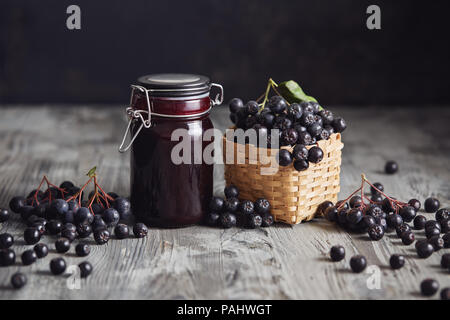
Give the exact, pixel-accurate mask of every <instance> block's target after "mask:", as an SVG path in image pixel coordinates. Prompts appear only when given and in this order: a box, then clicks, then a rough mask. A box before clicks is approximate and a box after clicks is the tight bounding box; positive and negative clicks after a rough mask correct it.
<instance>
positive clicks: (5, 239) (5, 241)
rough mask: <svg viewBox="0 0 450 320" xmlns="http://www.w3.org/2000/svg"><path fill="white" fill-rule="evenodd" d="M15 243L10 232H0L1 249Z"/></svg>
mask: <svg viewBox="0 0 450 320" xmlns="http://www.w3.org/2000/svg"><path fill="white" fill-rule="evenodd" d="M13 244H14V237H13V236H12V235H10V234H9V233H2V234H0V249H8V248H10V247H11V246H12V245H13Z"/></svg>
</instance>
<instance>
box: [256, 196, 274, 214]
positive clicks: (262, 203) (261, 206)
mask: <svg viewBox="0 0 450 320" xmlns="http://www.w3.org/2000/svg"><path fill="white" fill-rule="evenodd" d="M255 211H256V213H258V214H260V215H263V214H265V213H270V202H269V200H267V199H264V198H259V199H257V200H256V201H255Z"/></svg>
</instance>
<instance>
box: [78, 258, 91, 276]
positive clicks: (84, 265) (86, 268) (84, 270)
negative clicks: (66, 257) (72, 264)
mask: <svg viewBox="0 0 450 320" xmlns="http://www.w3.org/2000/svg"><path fill="white" fill-rule="evenodd" d="M78 268H80V276H81V278H86V277H87V276H89V275H90V274H91V273H92V270H93V268H92V265H91V264H90V263H89V262H88V261H83V262H81V263H80V264H79V265H78Z"/></svg>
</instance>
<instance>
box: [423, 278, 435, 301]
mask: <svg viewBox="0 0 450 320" xmlns="http://www.w3.org/2000/svg"><path fill="white" fill-rule="evenodd" d="M438 290H439V283H438V282H437V281H436V280H434V279H425V280H423V281H422V282H421V284H420V292H421V293H422V295H424V296H426V297H431V296H432V295H434V294H435V293H436V292H438Z"/></svg>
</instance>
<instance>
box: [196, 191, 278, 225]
mask: <svg viewBox="0 0 450 320" xmlns="http://www.w3.org/2000/svg"><path fill="white" fill-rule="evenodd" d="M209 209H210V210H211V211H210V213H209V214H208V215H207V217H206V221H205V222H206V224H207V225H209V226H222V227H223V228H231V227H234V226H236V225H237V224H239V225H242V226H244V227H246V228H251V229H254V228H259V227H270V226H271V225H272V224H273V216H272V215H271V214H270V203H269V201H268V200H266V199H264V198H260V199H258V200H256V201H255V202H252V201H249V200H241V201H239V190H238V188H237V187H236V186H234V185H230V186H228V187H226V188H225V199H223V198H221V197H213V198H212V199H211V202H210V204H209Z"/></svg>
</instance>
